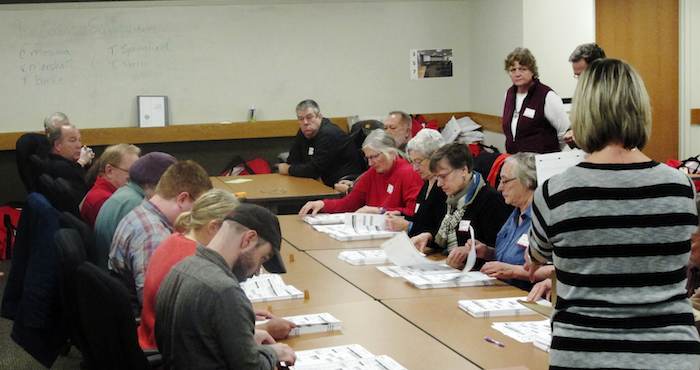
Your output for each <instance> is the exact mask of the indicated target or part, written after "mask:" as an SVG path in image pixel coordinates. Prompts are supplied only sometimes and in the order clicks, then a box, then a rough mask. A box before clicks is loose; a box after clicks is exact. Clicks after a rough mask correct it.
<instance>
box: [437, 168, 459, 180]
mask: <svg viewBox="0 0 700 370" xmlns="http://www.w3.org/2000/svg"><path fill="white" fill-rule="evenodd" d="M459 169H460V168H453V169H452V170H451V171H450V172H448V173H443V174H437V175H435V178H436V179H438V180H440V181H442V182H445V179H447V177H448V176H450V174H452V172H455V171H457V170H459Z"/></svg>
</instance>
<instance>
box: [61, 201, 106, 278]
mask: <svg viewBox="0 0 700 370" xmlns="http://www.w3.org/2000/svg"><path fill="white" fill-rule="evenodd" d="M59 221H60V222H61V227H64V228H70V229H73V230H75V231H77V232H78V234H79V236H80V238H81V241H82V246H83V247H84V254H85V260H87V261H89V262H92V263H94V264H96V265H98V263H97V251H96V247H95V233H94V232H93V230H92V229H91V228H90V226H88V224H86V223H85V222H84V221H83V220H81V219H79V218H78V217H75V215H74V214H72V213H70V212H62V213H61V216H60V218H59ZM98 266H99V265H98ZM99 267H103V266H99ZM104 268H105V269H106V268H107V266H104Z"/></svg>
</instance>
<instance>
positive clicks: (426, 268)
mask: <svg viewBox="0 0 700 370" xmlns="http://www.w3.org/2000/svg"><path fill="white" fill-rule="evenodd" d="M472 235H473V230H472ZM382 249H384V250H385V251H386V255H387V258H388V259H389V261H391V262H392V263H393V264H394V265H395V266H379V267H377V269H379V270H380V271H382V272H383V273H385V274H387V275H389V276H391V277H400V278H403V279H405V280H406V281H408V282H409V283H410V284H412V285H413V286H415V287H416V288H419V289H429V288H453V287H467V286H484V285H493V284H495V283H496V282H497V280H496V279H495V278H492V277H489V276H488V275H486V274H483V273H481V272H479V271H469V270H471V269H472V267H474V264H475V263H476V253H475V252H474V249H473V248H472V250H471V251H470V253H469V256H468V257H467V261H466V264H465V266H464V269H463V270H461V271H460V270H458V269H454V268H452V267H450V266H447V265H445V264H444V263H440V262H435V261H431V260H429V259H427V258H426V257H425V256H424V255H423V254H422V253H420V252H418V250H416V248H415V247H414V246H413V243H411V240H410V239H409V238H408V236H407V235H406V234H405V233H399V234H397V235H396V236H394V237H393V238H391V239H389V240H387V241H386V242H384V243H383V244H382Z"/></svg>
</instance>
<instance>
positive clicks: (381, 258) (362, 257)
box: [338, 249, 388, 266]
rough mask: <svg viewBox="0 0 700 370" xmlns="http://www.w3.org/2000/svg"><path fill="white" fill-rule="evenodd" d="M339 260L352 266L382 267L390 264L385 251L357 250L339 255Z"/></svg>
mask: <svg viewBox="0 0 700 370" xmlns="http://www.w3.org/2000/svg"><path fill="white" fill-rule="evenodd" d="M338 259H339V260H341V261H345V262H347V263H349V264H351V265H355V266H359V265H381V264H384V263H387V262H388V259H387V258H386V252H384V250H383V249H356V250H350V251H342V252H340V253H338Z"/></svg>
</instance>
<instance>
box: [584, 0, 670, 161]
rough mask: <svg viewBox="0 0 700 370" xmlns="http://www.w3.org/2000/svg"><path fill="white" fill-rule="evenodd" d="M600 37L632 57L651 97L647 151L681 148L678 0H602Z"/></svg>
mask: <svg viewBox="0 0 700 370" xmlns="http://www.w3.org/2000/svg"><path fill="white" fill-rule="evenodd" d="M595 6H596V11H595V12H596V42H597V43H598V45H600V46H601V47H602V48H603V49H605V53H606V54H607V56H608V57H610V58H617V59H622V60H625V61H627V62H628V63H630V64H631V65H632V66H634V68H635V69H636V70H637V71H638V72H639V73H640V74H641V75H642V79H644V84H645V85H646V87H647V91H648V92H649V96H650V98H651V107H652V114H653V126H652V130H651V140H650V142H649V143H648V144H647V147H646V148H645V149H644V153H646V154H647V155H648V156H650V157H652V158H653V159H655V160H657V161H666V160H667V159H669V158H677V157H678V155H679V153H678V142H679V138H678V125H679V122H678V91H679V90H678V0H596V4H595Z"/></svg>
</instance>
